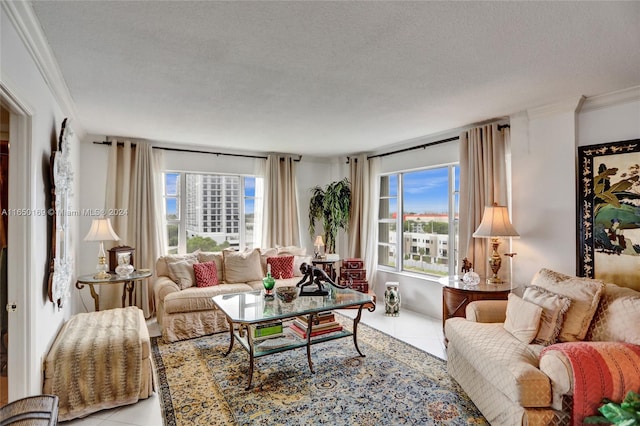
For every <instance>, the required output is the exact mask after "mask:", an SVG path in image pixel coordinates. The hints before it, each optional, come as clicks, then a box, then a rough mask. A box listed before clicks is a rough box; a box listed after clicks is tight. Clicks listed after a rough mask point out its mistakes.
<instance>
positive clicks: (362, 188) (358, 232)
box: [347, 155, 371, 258]
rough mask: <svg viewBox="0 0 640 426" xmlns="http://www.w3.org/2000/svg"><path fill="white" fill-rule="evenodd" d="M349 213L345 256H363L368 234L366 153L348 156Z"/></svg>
mask: <svg viewBox="0 0 640 426" xmlns="http://www.w3.org/2000/svg"><path fill="white" fill-rule="evenodd" d="M349 182H351V213H350V215H349V233H348V234H349V242H348V247H347V256H348V257H350V258H364V256H365V251H366V248H367V237H368V236H369V221H370V219H371V217H370V215H369V214H368V213H369V186H370V182H369V160H367V156H366V155H359V156H357V157H350V158H349Z"/></svg>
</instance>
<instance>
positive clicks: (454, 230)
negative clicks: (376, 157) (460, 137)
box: [376, 161, 460, 279]
mask: <svg viewBox="0 0 640 426" xmlns="http://www.w3.org/2000/svg"><path fill="white" fill-rule="evenodd" d="M443 168H447V179H448V212H447V215H448V217H447V220H448V222H447V223H448V240H447V245H446V247H445V248H443V247H441V244H440V243H437V248H436V249H437V250H438V251H440V250H442V249H444V250H446V251H447V254H448V256H447V270H448V273H447V274H448V275H455V274H456V269H457V268H456V261H457V253H458V230H459V214H458V212H457V211H456V208H457V207H459V196H460V194H459V178H458V181H456V168H458V170H459V168H460V163H459V162H458V161H455V162H447V163H444V164H435V165H430V166H425V167H420V168H415V169H410V170H399V171H391V172H385V173H381V174H379V175H378V177H377V178H378V179H379V186H380V191H379V193H378V200H377V201H378V205H379V206H380V205H382V200H384V199H393V198H395V199H396V205H397V212H396V217H395V219H394V218H382V217H381V213H380V212H379V213H378V218H377V223H378V229H380V228H381V225H382V224H389V226H392V225H395V228H396V238H395V242H393V243H392V242H382V241H380V235H379V234H378V237H377V241H376V245H377V249H378V253H381V248H382V247H388V250H389V251H391V250H393V252H394V253H395V256H394V257H395V265H394V266H391V265H389V264H388V263H390V262H388V261H387V260H386V259H385V260H384V263H381V262H382V260H381V259H380V256H378V262H377V268H378V269H379V270H382V271H387V272H394V273H402V274H411V275H415V276H419V277H424V278H427V279H439V278H441V276H440V275H437V274H430V273H428V272H420V271H415V270H408V269H405V267H404V257H405V255H406V254H409V255H412V254H415V253H413V252H412V247H409V248H408V249H406V250H405V247H404V244H403V242H404V239H405V232H411V231H405V230H404V223H403V222H404V216H405V212H404V204H405V203H404V177H405V175H406V174H408V173H415V172H420V171H425V170H435V169H443ZM390 176H396V179H397V184H396V185H397V187H396V195H395V196H393V195H391V194H392V193H393V191H392V189H391V188H389V194H388V195H384V196H383V195H381V194H382V190H383V184H382V179H383V178H384V177H390ZM456 184H457V185H456ZM456 186H457V187H456ZM389 216H390V215H389ZM388 239H389V240H391V238H388ZM452 241H453V247H452V244H451V242H452ZM416 250H417V249H416ZM417 251H418V252H419V250H417ZM425 252H426V253H428V252H429V249H428V248H427V249H426V250H425ZM426 253H425V254H426Z"/></svg>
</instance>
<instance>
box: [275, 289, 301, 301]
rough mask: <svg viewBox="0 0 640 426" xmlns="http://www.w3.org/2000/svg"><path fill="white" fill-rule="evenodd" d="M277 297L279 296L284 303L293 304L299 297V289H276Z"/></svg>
mask: <svg viewBox="0 0 640 426" xmlns="http://www.w3.org/2000/svg"><path fill="white" fill-rule="evenodd" d="M276 295H277V296H278V299H280V300H282V301H283V302H291V301H292V300H294V299H295V298H296V297H298V287H294V286H287V287H276Z"/></svg>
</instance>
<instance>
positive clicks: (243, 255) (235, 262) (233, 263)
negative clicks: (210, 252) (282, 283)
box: [222, 248, 264, 284]
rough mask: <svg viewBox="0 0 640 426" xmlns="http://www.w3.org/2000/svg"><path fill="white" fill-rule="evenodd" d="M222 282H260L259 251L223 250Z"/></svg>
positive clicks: (261, 275)
mask: <svg viewBox="0 0 640 426" xmlns="http://www.w3.org/2000/svg"><path fill="white" fill-rule="evenodd" d="M222 253H223V255H224V263H223V265H224V281H225V282H226V283H229V284H233V283H247V282H249V281H259V280H262V278H263V277H264V275H263V274H262V266H261V265H260V250H259V249H257V248H256V249H253V250H247V251H243V252H240V251H233V250H225V251H223V252H222Z"/></svg>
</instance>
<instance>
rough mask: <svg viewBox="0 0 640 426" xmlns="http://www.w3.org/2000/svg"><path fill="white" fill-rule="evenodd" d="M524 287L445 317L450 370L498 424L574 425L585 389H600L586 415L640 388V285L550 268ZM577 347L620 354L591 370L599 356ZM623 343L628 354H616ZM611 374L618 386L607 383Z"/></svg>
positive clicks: (613, 383)
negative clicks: (463, 315)
mask: <svg viewBox="0 0 640 426" xmlns="http://www.w3.org/2000/svg"><path fill="white" fill-rule="evenodd" d="M522 293H523V296H522V298H519V297H517V296H516V295H510V296H509V300H508V301H477V302H472V303H470V304H469V305H468V307H467V311H466V319H464V318H451V319H449V320H447V321H446V323H445V335H446V338H447V340H448V346H447V358H448V360H447V367H448V370H449V372H450V374H451V375H452V377H453V378H454V379H455V380H456V381H457V382H458V383H459V384H460V385H461V386H462V388H463V389H464V390H465V392H466V393H467V394H468V395H469V397H470V398H471V399H472V400H473V402H474V403H475V404H476V406H477V407H478V408H479V409H480V411H481V412H482V414H483V415H484V416H485V417H486V419H487V420H488V421H489V422H490V423H491V424H492V425H494V426H495V425H559V424H569V422H570V421H571V416H572V415H574V416H576V418H584V417H580V416H581V415H582V416H584V415H585V413H580V412H577V405H578V404H576V407H574V399H575V401H577V400H579V399H580V400H581V401H584V400H585V399H586V398H585V397H584V395H585V394H586V390H585V389H583V388H589V392H592V393H593V390H594V389H596V390H598V392H601V393H600V394H597V395H591V398H592V399H594V400H596V401H598V404H597V405H595V406H594V405H593V404H592V405H591V406H586V407H583V405H584V404H580V408H582V409H583V411H585V412H586V415H587V416H588V415H596V414H598V413H597V411H596V410H597V406H599V405H600V401H601V400H602V398H603V397H607V398H610V399H612V400H618V401H620V400H621V399H622V397H623V396H624V394H626V392H627V391H628V390H634V391H636V392H637V391H638V390H640V362H638V361H639V360H640V346H637V345H640V327H638V324H640V292H637V291H635V290H632V289H630V288H623V287H619V286H616V285H614V284H608V283H607V284H605V283H602V282H600V281H597V280H589V279H586V278H576V277H570V276H568V275H563V274H559V273H555V272H553V271H549V270H547V269H543V270H541V271H539V272H538V273H537V274H536V276H535V277H534V278H533V280H532V282H531V285H530V286H528V287H527V288H525V289H524V291H523V292H522ZM556 296H557V297H556ZM545 297H546V298H547V299H553V301H554V303H556V305H557V309H555V311H554V309H548V305H545V303H546V302H543V301H541V299H544V298H545ZM565 299H569V303H565V302H566V300H565ZM523 301H524V302H523ZM534 301H535V302H536V303H533V302H534ZM525 302H526V303H525ZM538 303H539V304H538ZM541 305H542V306H541ZM543 306H544V307H543ZM538 308H540V309H538ZM554 312H555V313H557V314H558V315H555V316H554V315H553V314H554ZM538 313H540V316H539V317H538ZM536 317H538V319H537V320H536ZM536 321H537V322H536ZM554 324H555V326H554ZM554 334H555V337H554V336H553V335H554ZM530 339H531V340H533V341H531V342H529V340H530ZM581 341H583V342H588V343H586V344H585V343H581ZM556 342H558V343H556ZM574 342H580V343H574ZM599 342H607V343H599ZM612 342H617V343H612ZM620 342H626V343H630V344H631V345H626V344H625V343H620ZM576 349H580V351H585V350H587V349H588V350H593V351H597V350H607V351H611V352H613V354H611V353H609V352H607V354H605V355H604V357H603V360H606V361H607V362H608V364H607V365H605V366H604V367H601V370H599V371H600V373H595V372H594V370H589V369H590V368H593V366H592V365H591V364H592V363H593V362H594V359H596V358H597V357H595V358H594V355H593V354H590V355H589V354H587V355H580V354H576V355H574V354H573V353H572V352H571V351H569V350H572V351H574V352H578V351H576ZM622 349H624V350H625V351H627V352H626V355H624V357H626V358H625V359H623V360H619V359H618V360H616V356H618V357H619V356H620V355H619V354H617V355H616V353H615V352H616V351H621V350H622ZM567 351H568V352H570V353H569V355H571V356H570V357H568V356H567V353H565V352H567ZM629 354H630V355H629ZM578 355H580V356H578ZM581 356H584V357H585V358H581ZM598 356H599V354H598ZM570 358H571V359H570ZM629 360H633V361H631V362H630V361H629ZM603 362H604V361H603ZM625 363H626V364H625ZM605 364H606V363H605ZM572 365H575V366H576V368H575V371H574V369H573V367H572ZM585 372H586V373H585ZM574 373H576V375H575V376H574ZM605 379H606V380H605ZM607 380H608V381H609V382H610V383H609V384H612V386H613V389H614V391H612V390H611V389H610V388H607V386H604V385H602V384H601V383H600V381H607ZM585 383H586V384H585ZM579 388H580V389H582V392H578V390H579ZM607 389H609V390H607ZM612 392H613V393H614V394H615V395H612V394H611V393H612ZM577 395H583V397H582V398H579V397H578V396H577ZM579 424H581V423H579Z"/></svg>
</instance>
